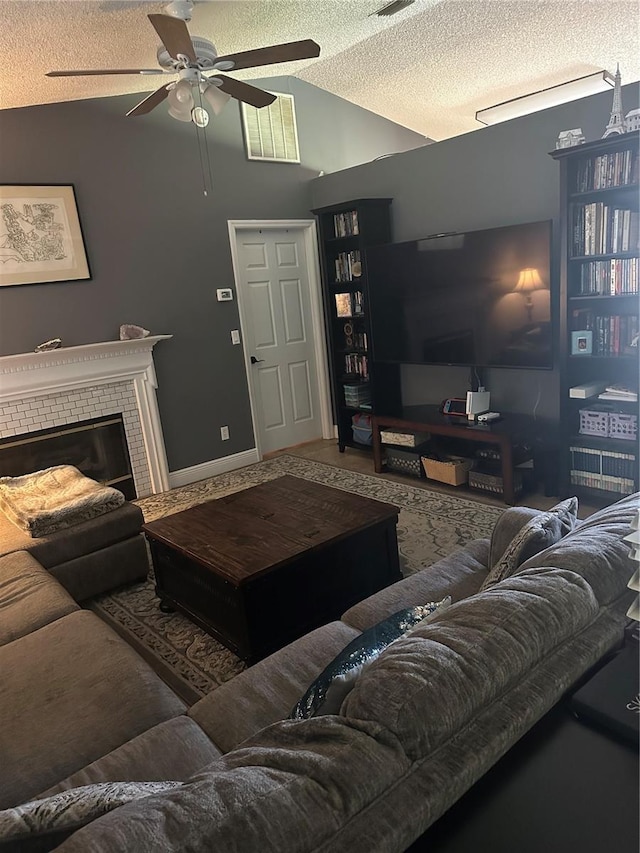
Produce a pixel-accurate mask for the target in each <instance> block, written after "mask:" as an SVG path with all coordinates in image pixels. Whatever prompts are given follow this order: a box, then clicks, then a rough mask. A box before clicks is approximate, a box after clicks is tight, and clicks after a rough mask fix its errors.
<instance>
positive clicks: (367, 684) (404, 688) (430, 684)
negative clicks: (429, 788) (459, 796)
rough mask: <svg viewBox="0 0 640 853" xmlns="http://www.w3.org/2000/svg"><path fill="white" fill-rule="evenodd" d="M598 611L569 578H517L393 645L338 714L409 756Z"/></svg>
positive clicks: (552, 574)
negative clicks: (382, 735) (364, 724)
mask: <svg viewBox="0 0 640 853" xmlns="http://www.w3.org/2000/svg"><path fill="white" fill-rule="evenodd" d="M597 613H598V604H597V602H596V600H595V597H594V595H593V592H592V590H591V588H590V587H589V585H588V584H587V583H586V581H584V580H583V578H581V577H579V576H578V575H576V574H575V573H573V572H570V571H567V570H564V569H552V568H546V569H544V568H540V569H530V570H528V571H526V572H521V573H519V574H518V575H516V576H513V577H511V578H508V579H507V580H505V581H503V582H502V583H501V584H498V585H497V586H495V587H493V589H490V590H487V591H486V592H482V593H479V594H478V595H474V596H472V597H471V598H468V599H466V600H465V601H460V602H458V603H457V604H454V605H452V606H451V607H449V608H447V610H445V612H444V613H443V614H442V615H441V616H440V617H439V618H438V619H437V620H436V621H434V622H431V623H430V624H428V625H426V626H425V627H424V628H423V627H420V628H418V629H417V630H416V631H414V632H412V634H411V635H410V636H409V637H406V638H404V639H401V640H398V641H397V642H395V643H393V645H391V646H390V647H389V648H388V649H386V650H385V651H384V652H383V653H382V654H381V655H380V657H379V658H378V659H377V660H376V661H374V662H373V663H372V664H371V666H370V667H369V668H368V669H367V670H366V672H365V673H363V675H362V677H361V678H360V679H359V680H358V683H357V684H356V686H355V687H354V689H353V690H352V692H351V693H350V694H349V696H348V697H347V699H346V702H345V703H344V705H343V706H342V708H341V711H340V713H341V715H345V716H347V717H349V718H356V719H358V720H369V721H372V720H375V721H377V722H379V723H381V724H382V725H384V726H385V727H386V728H387V729H388V730H389V731H390V732H392V733H393V734H394V735H395V736H396V737H397V738H398V739H399V741H400V742H401V743H402V745H403V747H404V748H405V750H406V751H407V754H408V755H409V757H410V758H412V759H413V760H417V759H419V758H421V757H423V756H425V755H428V754H429V753H431V752H433V750H434V749H436V748H437V747H438V745H439V744H441V743H443V741H445V740H446V739H447V738H448V737H450V736H451V735H452V734H453V733H454V732H455V731H457V730H458V729H459V728H460V727H461V726H462V725H464V724H465V723H466V722H467V721H468V720H470V719H472V718H473V716H474V715H476V714H477V713H478V711H479V709H481V708H484V707H485V706H487V705H488V704H489V703H491V702H492V701H494V700H495V699H496V698H498V697H499V696H501V695H502V694H503V693H504V692H505V691H506V690H508V689H509V687H510V686H511V685H512V684H514V683H516V682H518V681H519V680H520V679H521V678H522V677H523V676H524V674H526V673H528V672H530V671H531V669H532V668H533V667H535V666H536V664H537V663H538V662H539V661H540V660H542V659H543V658H544V657H545V656H546V655H547V654H548V653H549V652H550V651H551V650H552V649H554V648H555V647H556V646H558V645H560V644H561V643H562V642H563V640H565V639H567V638H569V637H572V636H573V635H574V634H575V633H576V632H577V631H578V630H580V629H581V628H582V627H584V626H585V625H587V624H589V623H590V622H591V621H593V619H594V618H595V617H596V615H597Z"/></svg>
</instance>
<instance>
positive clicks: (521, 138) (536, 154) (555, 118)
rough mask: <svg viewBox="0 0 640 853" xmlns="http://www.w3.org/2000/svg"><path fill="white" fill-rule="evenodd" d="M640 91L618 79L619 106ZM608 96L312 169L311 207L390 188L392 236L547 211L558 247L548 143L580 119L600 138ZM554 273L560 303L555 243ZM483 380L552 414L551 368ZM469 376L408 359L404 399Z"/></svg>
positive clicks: (628, 105)
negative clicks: (343, 167) (340, 167)
mask: <svg viewBox="0 0 640 853" xmlns="http://www.w3.org/2000/svg"><path fill="white" fill-rule="evenodd" d="M638 95H639V92H638V86H637V84H633V85H628V86H624V87H623V90H622V101H623V106H624V110H625V112H628V111H629V110H631V109H634V108H636V107H638V101H639V98H638ZM612 100H613V96H612V92H611V93H609V92H605V93H603V94H599V95H594V96H591V97H589V98H584V99H582V100H579V101H574V102H573V103H571V104H565V105H563V106H559V107H554V108H553V109H549V110H545V111H542V112H538V113H533V114H532V115H528V116H523V117H522V118H519V119H514V120H512V121H509V122H504V123H502V124H498V125H494V126H493V127H484V128H480V129H479V130H477V131H473V132H471V133H467V134H464V135H462V136H457V137H454V138H452V139H448V140H444V141H442V142H438V143H437V144H435V145H428V146H425V147H422V148H419V149H417V150H414V151H408V152H406V153H399V154H396V155H394V156H392V157H387V158H384V159H382V160H378V161H376V162H373V163H367V164H363V165H360V166H356V167H354V168H352V169H349V170H347V171H344V172H341V173H340V174H333V175H326V176H324V177H320V178H317V179H315V180H313V181H312V201H313V206H314V207H322V206H324V205H329V204H336V203H339V202H342V201H346V200H348V199H351V198H363V197H376V196H381V197H386V196H390V197H392V198H393V204H392V206H391V213H392V222H393V231H394V240H396V241H401V240H412V239H415V238H419V237H426V236H428V235H429V234H435V233H441V232H447V231H466V230H473V229H478V228H491V227H494V226H499V225H511V224H515V223H519V222H533V221H536V220H542V219H552V220H553V221H554V235H555V239H554V243H555V245H556V246H557V234H558V231H557V229H558V210H559V176H558V165H557V163H556V162H554V161H553V160H552V159H551V157H549V154H548V152H550V151H552V150H553V149H554V148H555V143H556V139H557V137H558V133H559V132H560V131H561V130H568V129H570V128H575V127H581V128H582V130H583V132H584V134H585V137H586V139H587V141H591V140H593V139H599V138H600V137H601V136H602V135H603V133H604V131H605V127H606V124H607V121H608V120H609V115H610V112H611V105H612ZM553 273H554V274H553V280H552V286H553V288H554V291H555V294H554V299H555V302H556V307H557V289H558V275H559V267H558V258H557V250H555V251H554V261H553ZM484 380H485V384H486V385H487V387H488V389H489V390H490V391H491V407H492V408H493V409H494V410H498V411H499V410H504V411H515V412H523V413H527V414H534V413H535V414H536V415H537V416H542V417H549V418H554V419H556V418H557V417H558V408H559V400H558V373H557V370H555V369H554V370H552V371H540V370H513V369H511V370H510V369H492V370H487V371H485V373H484ZM468 382H469V372H468V370H467V369H466V368H454V367H426V366H414V365H411V366H409V365H406V366H403V369H402V391H403V400H404V403H405V404H406V405H411V404H416V403H425V402H428V403H438V402H440V400H442V399H444V398H445V397H453V396H464V394H465V392H466V391H467V389H468V387H469V384H468Z"/></svg>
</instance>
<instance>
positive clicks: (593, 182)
mask: <svg viewBox="0 0 640 853" xmlns="http://www.w3.org/2000/svg"><path fill="white" fill-rule="evenodd" d="M637 183H638V152H637V151H633V150H632V149H631V148H625V149H623V150H620V151H607V152H606V153H604V154H598V155H597V156H595V157H591V158H589V159H586V160H583V161H582V162H581V163H580V164H579V166H578V169H577V171H576V182H575V185H574V186H575V190H576V192H579V193H583V192H590V191H591V190H605V189H610V188H611V187H624V186H628V185H629V184H637Z"/></svg>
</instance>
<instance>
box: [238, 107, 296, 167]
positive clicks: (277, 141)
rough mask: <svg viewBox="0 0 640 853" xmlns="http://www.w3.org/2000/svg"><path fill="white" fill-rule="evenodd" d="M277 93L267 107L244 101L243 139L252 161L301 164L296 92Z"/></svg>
mask: <svg viewBox="0 0 640 853" xmlns="http://www.w3.org/2000/svg"><path fill="white" fill-rule="evenodd" d="M273 94H274V95H277V98H276V99H275V101H274V102H273V103H272V104H270V105H269V106H268V107H262V108H261V109H256V107H252V106H251V105H250V104H245V103H243V104H242V121H243V124H244V139H245V144H246V146H247V157H248V159H249V160H271V161H276V162H278V163H299V162H300V151H299V149H298V130H297V128H296V111H295V107H294V104H293V95H281V94H280V93H277V92H274V93H273Z"/></svg>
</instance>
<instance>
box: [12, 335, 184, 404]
mask: <svg viewBox="0 0 640 853" xmlns="http://www.w3.org/2000/svg"><path fill="white" fill-rule="evenodd" d="M171 337H173V336H172V335H150V336H149V337H146V338H136V339H135V340H132V341H103V342H101V343H97V344H82V345H80V346H77V347H59V348H58V349H54V350H49V351H48V352H22V353H18V354H17V355H3V356H0V401H6V400H10V399H15V398H16V397H24V396H35V395H37V394H38V393H41V394H50V393H51V392H52V391H67V390H70V389H72V388H76V387H78V386H80V387H81V386H85V385H93V384H100V383H104V382H118V381H120V380H122V379H127V378H129V377H130V376H131V374H136V373H145V372H148V374H149V375H148V379H149V380H150V381H151V382H152V384H153V386H154V388H156V387H157V384H158V383H157V381H156V378H155V371H154V369H153V356H152V350H153V347H154V346H155V345H156V344H157V343H158V341H164V340H168V339H169V338H171Z"/></svg>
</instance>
